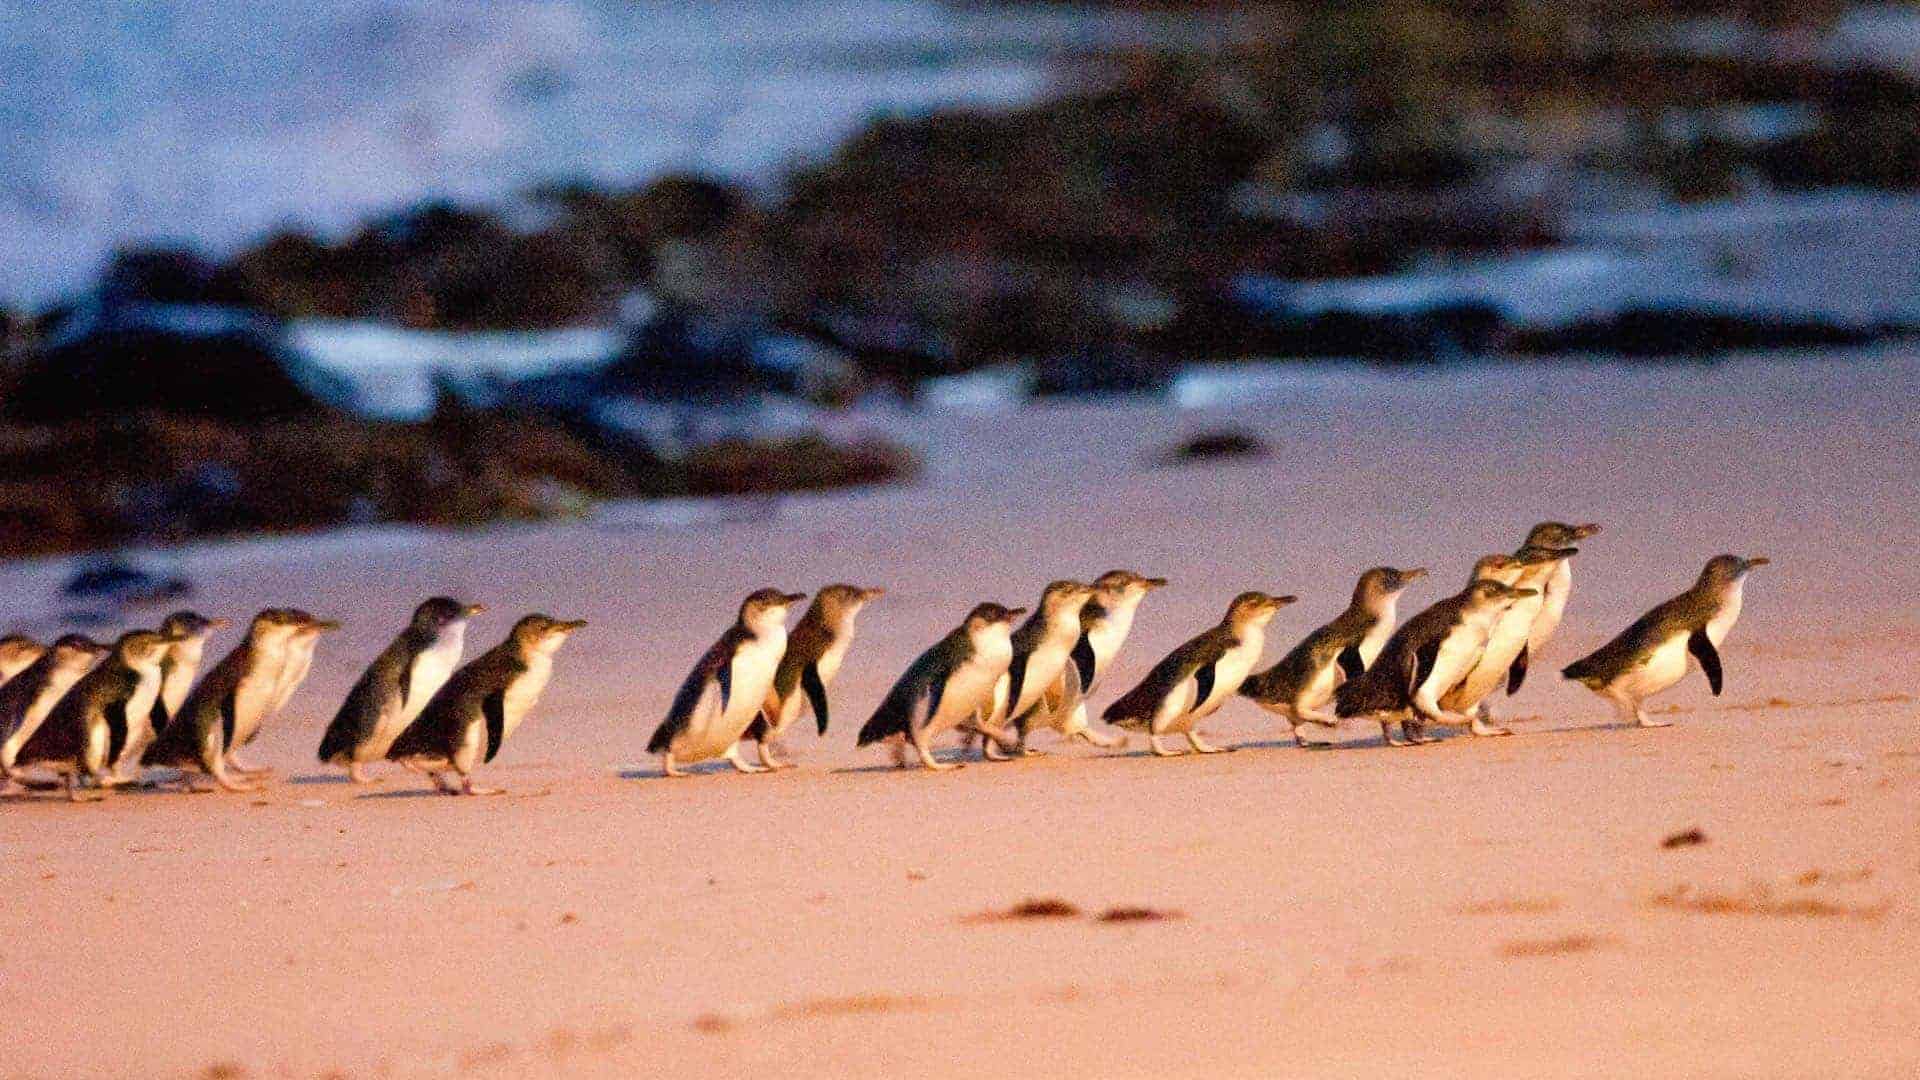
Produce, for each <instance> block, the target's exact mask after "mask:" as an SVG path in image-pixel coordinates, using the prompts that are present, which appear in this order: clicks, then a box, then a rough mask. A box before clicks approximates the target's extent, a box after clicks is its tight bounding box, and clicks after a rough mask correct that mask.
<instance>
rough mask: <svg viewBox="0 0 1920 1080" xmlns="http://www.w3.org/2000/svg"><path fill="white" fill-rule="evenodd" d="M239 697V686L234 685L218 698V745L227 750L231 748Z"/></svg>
mask: <svg viewBox="0 0 1920 1080" xmlns="http://www.w3.org/2000/svg"><path fill="white" fill-rule="evenodd" d="M239 698H240V688H239V687H238V686H236V687H234V688H233V689H231V690H229V691H227V693H226V696H225V697H222V698H221V699H220V745H221V746H224V747H226V748H227V749H229V750H231V749H233V729H234V725H235V724H236V723H237V722H238V719H237V718H238V716H239V712H240V704H239Z"/></svg>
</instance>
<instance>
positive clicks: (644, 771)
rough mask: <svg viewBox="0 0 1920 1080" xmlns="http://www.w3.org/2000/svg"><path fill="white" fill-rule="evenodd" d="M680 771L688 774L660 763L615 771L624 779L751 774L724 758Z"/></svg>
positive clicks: (781, 771)
mask: <svg viewBox="0 0 1920 1080" xmlns="http://www.w3.org/2000/svg"><path fill="white" fill-rule="evenodd" d="M680 771H681V772H683V773H686V774H687V775H685V776H668V775H667V774H666V773H664V772H661V771H660V767H659V766H658V765H627V766H623V767H622V768H621V769H619V770H618V772H616V773H615V775H616V776H618V777H619V778H620V779H622V780H691V779H693V778H694V777H698V776H713V775H715V774H716V773H730V774H736V775H740V776H746V775H749V774H747V773H742V772H739V770H737V769H735V768H734V767H733V766H731V765H729V764H727V763H726V761H724V760H721V761H702V762H699V763H698V764H694V765H682V766H680ZM802 771H805V769H804V766H803V767H800V768H786V769H779V770H776V771H775V772H773V773H753V774H752V775H754V776H773V775H778V774H779V773H791V772H802Z"/></svg>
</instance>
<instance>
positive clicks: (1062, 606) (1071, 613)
mask: <svg viewBox="0 0 1920 1080" xmlns="http://www.w3.org/2000/svg"><path fill="white" fill-rule="evenodd" d="M1094 592H1095V590H1094V587H1093V586H1091V585H1089V584H1087V583H1086V582H1084V581H1065V580H1063V581H1055V582H1050V583H1049V584H1048V585H1047V587H1046V589H1045V590H1043V591H1042V592H1041V593H1040V613H1041V614H1042V615H1044V616H1046V618H1047V620H1048V621H1049V622H1051V621H1054V620H1060V619H1072V620H1078V619H1079V617H1080V609H1081V608H1084V607H1086V606H1087V601H1089V600H1092V599H1093V597H1094Z"/></svg>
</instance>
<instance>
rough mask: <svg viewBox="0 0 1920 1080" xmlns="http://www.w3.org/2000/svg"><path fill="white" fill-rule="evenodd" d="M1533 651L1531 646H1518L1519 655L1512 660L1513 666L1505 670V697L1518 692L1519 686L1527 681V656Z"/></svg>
mask: <svg viewBox="0 0 1920 1080" xmlns="http://www.w3.org/2000/svg"><path fill="white" fill-rule="evenodd" d="M1532 651H1533V647H1532V646H1531V645H1522V646H1520V655H1519V656H1516V657H1514V658H1513V666H1512V667H1510V668H1508V669H1507V696H1508V697H1512V696H1513V695H1515V694H1517V693H1519V692H1520V684H1521V683H1523V682H1526V681H1527V659H1528V656H1527V654H1528V653H1530V652H1532Z"/></svg>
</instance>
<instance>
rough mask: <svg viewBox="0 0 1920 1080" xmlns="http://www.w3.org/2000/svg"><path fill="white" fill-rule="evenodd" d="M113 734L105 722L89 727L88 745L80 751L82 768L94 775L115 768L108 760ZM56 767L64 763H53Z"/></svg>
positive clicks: (89, 725)
mask: <svg viewBox="0 0 1920 1080" xmlns="http://www.w3.org/2000/svg"><path fill="white" fill-rule="evenodd" d="M112 738H113V736H112V733H111V732H109V731H108V730H107V725H106V722H105V721H102V722H100V723H96V724H88V725H87V744H86V745H85V746H83V747H81V749H80V753H81V761H80V764H81V768H83V769H84V770H86V771H87V772H90V773H94V774H96V775H97V774H103V773H106V772H107V771H108V770H110V769H111V768H112V767H113V762H111V761H108V760H107V751H108V750H109V749H111V745H112V744H111V740H112ZM50 764H53V765H55V766H59V765H61V764H63V763H61V762H52V763H50Z"/></svg>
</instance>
